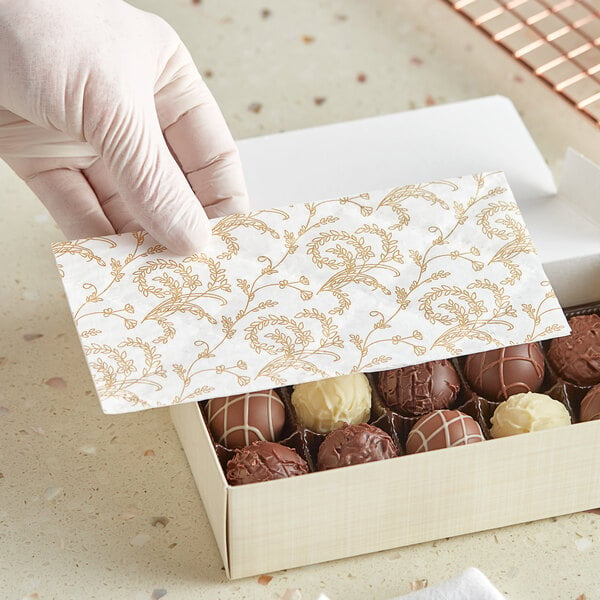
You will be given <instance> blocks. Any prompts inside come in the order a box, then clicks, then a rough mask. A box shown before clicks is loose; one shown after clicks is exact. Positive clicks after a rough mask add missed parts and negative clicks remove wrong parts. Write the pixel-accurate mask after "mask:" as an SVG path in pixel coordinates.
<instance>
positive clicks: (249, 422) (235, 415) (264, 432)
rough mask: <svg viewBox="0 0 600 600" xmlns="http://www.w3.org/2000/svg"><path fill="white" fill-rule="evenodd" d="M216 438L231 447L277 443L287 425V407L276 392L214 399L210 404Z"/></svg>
mask: <svg viewBox="0 0 600 600" xmlns="http://www.w3.org/2000/svg"><path fill="white" fill-rule="evenodd" d="M206 413H207V416H208V427H209V429H210V431H211V433H212V435H213V438H214V439H215V441H216V442H218V443H219V444H223V445H224V446H227V447H228V448H242V447H243V446H247V445H248V444H251V443H252V442H256V441H267V442H274V441H275V440H277V439H278V438H279V436H280V435H281V432H282V430H283V426H284V425H285V408H284V405H283V402H282V401H281V399H280V398H279V396H278V395H277V394H276V393H275V392H274V391H273V390H264V391H261V392H251V393H248V394H239V395H237V396H225V397H223V398H213V399H212V400H209V401H208V402H207V404H206Z"/></svg>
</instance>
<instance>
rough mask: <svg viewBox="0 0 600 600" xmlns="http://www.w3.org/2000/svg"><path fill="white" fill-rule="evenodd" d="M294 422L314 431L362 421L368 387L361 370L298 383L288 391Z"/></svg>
mask: <svg viewBox="0 0 600 600" xmlns="http://www.w3.org/2000/svg"><path fill="white" fill-rule="evenodd" d="M292 404H293V405H294V409H295V410H296V416H297V418H298V421H299V422H300V424H301V425H303V426H304V427H307V428H308V429H311V430H312V431H316V432H317V433H329V432H330V431H333V430H334V429H339V428H340V427H343V426H344V425H345V424H347V423H348V424H354V425H355V424H357V423H363V422H365V421H368V420H369V417H370V415H371V386H370V385H369V380H368V379H367V377H366V375H364V374H363V373H352V374H351V375H341V376H339V377H331V378H329V379H321V380H320V381H311V382H308V383H299V384H298V385H295V386H294V391H293V392H292Z"/></svg>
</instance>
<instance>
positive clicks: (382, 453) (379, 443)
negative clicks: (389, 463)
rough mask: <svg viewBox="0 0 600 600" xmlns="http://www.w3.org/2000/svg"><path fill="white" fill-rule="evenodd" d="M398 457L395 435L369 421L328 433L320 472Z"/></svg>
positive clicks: (323, 447)
mask: <svg viewBox="0 0 600 600" xmlns="http://www.w3.org/2000/svg"><path fill="white" fill-rule="evenodd" d="M395 456H398V451H397V450H396V447H395V446H394V442H393V441H392V438H391V437H390V436H389V435H388V434H387V433H386V432H385V431H383V430H382V429H379V427H375V426H374V425H369V424H368V423H359V424H358V425H347V426H346V427H343V428H342V429H336V430H335V431H332V432H331V433H329V434H328V435H327V437H326V438H325V440H324V441H323V443H322V444H321V445H320V446H319V453H318V456H317V468H318V469H319V471H325V470H327V469H337V468H338V467H347V466H348V465H358V464H361V463H367V462H373V461H376V460H384V459H386V458H394V457H395Z"/></svg>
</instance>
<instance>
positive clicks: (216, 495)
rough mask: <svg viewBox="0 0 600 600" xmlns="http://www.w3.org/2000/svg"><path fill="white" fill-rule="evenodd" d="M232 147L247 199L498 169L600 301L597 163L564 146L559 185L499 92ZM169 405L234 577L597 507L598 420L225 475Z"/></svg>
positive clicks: (574, 289) (571, 290) (562, 264)
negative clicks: (362, 460) (277, 474)
mask: <svg viewBox="0 0 600 600" xmlns="http://www.w3.org/2000/svg"><path fill="white" fill-rule="evenodd" d="M457 139H460V144H458V145H457V142H456V140H457ZM432 147H434V148H435V151H434V152H432V150H431V148H432ZM399 148H405V149H406V148H408V149H410V150H407V151H406V152H402V153H401V154H399V151H398V149H399ZM240 151H241V155H242V160H243V164H244V168H245V172H246V177H247V181H248V186H249V190H250V195H251V197H252V198H253V201H254V204H255V206H256V208H266V207H269V206H273V205H278V204H282V203H285V202H297V201H303V200H306V198H311V197H336V196H337V197H339V196H343V195H346V194H352V193H354V192H356V190H364V189H377V188H381V187H382V186H383V187H385V186H388V185H398V184H402V183H404V182H406V183H410V182H412V181H418V180H421V181H427V180H433V179H438V178H444V177H451V176H454V175H456V174H459V173H470V172H478V171H485V170H495V169H501V170H503V171H504V172H505V173H506V175H507V178H508V181H509V183H510V185H511V187H512V188H513V191H514V193H515V197H516V199H517V201H518V203H519V206H520V209H521V211H522V213H523V216H524V218H525V221H526V223H527V225H528V227H529V229H530V231H531V234H532V237H533V240H534V242H535V244H536V246H537V249H538V252H539V254H540V256H541V259H542V262H543V264H544V267H545V270H546V273H547V275H548V277H549V279H550V281H551V283H552V285H553V287H554V289H555V291H556V292H557V295H558V298H559V300H560V301H561V303H562V305H563V306H573V305H576V304H580V303H584V302H591V301H595V300H598V299H599V298H600V197H598V190H600V170H599V169H598V168H597V167H595V166H594V165H592V164H591V163H589V162H588V161H586V160H585V159H583V158H582V157H579V156H578V155H576V154H575V153H572V152H571V153H570V154H569V155H568V157H567V160H566V161H565V169H564V173H563V177H562V178H561V187H560V189H558V190H557V189H556V186H555V184H554V181H553V179H552V175H551V173H550V171H549V170H548V168H547V166H546V164H545V162H544V160H543V158H542V156H541V155H540V153H539V151H538V150H537V148H536V147H535V144H534V143H533V141H532V139H531V137H530V136H529V134H528V132H527V130H526V129H525V127H524V125H523V123H522V122H521V120H520V118H519V116H518V114H517V112H516V111H515V109H514V107H513V106H512V104H510V102H509V101H507V100H506V99H505V98H500V97H491V98H484V99H480V100H474V101H469V102H464V103H458V104H454V105H448V106H445V107H444V106H442V107H434V108H432V109H425V110H420V111H411V112H410V113H400V114H397V115H389V116H385V117H376V118H373V119H367V120H365V121H356V122H354V123H345V124H338V125H331V126H325V127H320V128H317V129H313V130H304V131H297V132H290V133H286V134H282V135H278V136H265V137H263V138H256V139H254V140H248V141H243V142H241V143H240ZM257 202H258V204H257ZM170 410H171V415H172V419H173V422H174V424H175V427H176V429H177V432H178V434H179V437H180V439H181V443H182V445H183V448H184V450H185V452H186V455H187V457H188V461H189V464H190V467H191V470H192V473H193V476H194V479H195V480H196V483H197V486H198V489H199V491H200V494H201V496H202V500H203V502H204V507H205V509H206V512H207V514H208V518H209V520H210V523H211V526H212V529H213V532H214V535H215V539H216V542H217V545H218V547H219V550H220V553H221V556H222V558H223V563H224V565H225V570H226V572H227V574H228V576H229V577H231V578H234V579H235V578H240V577H246V576H250V575H256V574H259V573H265V572H271V571H275V570H279V569H284V568H291V567H297V566H301V565H307V564H313V563H318V562H322V561H327V560H333V559H339V558H343V557H348V556H354V555H358V554H364V553H368V552H375V551H378V550H385V549H388V548H393V547H399V546H406V545H410V544H416V543H420V542H425V541H428V540H435V539H439V538H443V537H451V536H455V535H461V534H465V533H471V532H477V531H483V530H486V529H492V528H496V527H502V526H507V525H512V524H516V523H522V522H527V521H532V520H536V519H544V518H547V517H551V516H558V515H562V514H568V513H572V512H577V511H582V510H588V509H594V508H597V507H598V506H600V422H591V423H580V424H575V425H571V426H569V427H562V428H560V429H554V430H549V431H542V432H537V433H532V434H527V435H520V436H513V437H510V438H504V439H498V440H489V441H486V442H484V443H480V444H474V445H471V446H465V447H457V448H450V449H446V450H440V451H436V452H429V453H424V454H420V455H412V456H403V457H399V458H396V459H391V460H386V461H382V462H377V463H370V464H365V465H357V466H354V467H346V468H343V469H335V470H331V471H326V472H317V473H310V474H308V475H304V476H301V477H295V478H291V479H284V480H278V481H271V482H265V483H258V484H253V485H245V486H238V487H232V486H229V485H228V484H227V482H226V480H225V477H224V475H223V470H222V468H221V465H220V463H219V461H218V459H217V456H216V454H215V452H214V449H213V446H212V443H211V440H210V436H209V433H208V431H207V429H206V426H205V423H204V420H203V418H202V415H201V413H200V409H199V407H198V405H197V404H196V403H191V404H185V405H178V406H173V407H171V408H170Z"/></svg>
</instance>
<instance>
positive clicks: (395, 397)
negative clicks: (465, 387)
mask: <svg viewBox="0 0 600 600" xmlns="http://www.w3.org/2000/svg"><path fill="white" fill-rule="evenodd" d="M377 389H378V390H379V393H380V394H381V397H382V399H383V401H384V402H385V404H386V405H387V406H389V407H390V408H391V409H392V410H393V411H395V412H397V413H400V414H401V415H404V416H406V417H420V416H421V415H425V414H427V413H430V412H431V411H433V410H437V409H442V408H450V407H451V406H452V405H453V404H454V402H455V401H456V396H457V394H458V390H459V389H460V381H459V379H458V375H457V374H456V371H455V370H454V367H453V366H452V364H451V363H450V362H449V361H447V360H434V361H431V362H428V363H424V364H421V365H414V366H411V367H404V368H402V369H393V370H391V371H384V372H382V373H379V376H378V378H377Z"/></svg>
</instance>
